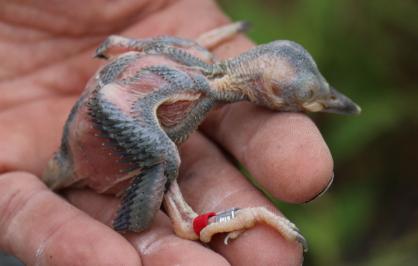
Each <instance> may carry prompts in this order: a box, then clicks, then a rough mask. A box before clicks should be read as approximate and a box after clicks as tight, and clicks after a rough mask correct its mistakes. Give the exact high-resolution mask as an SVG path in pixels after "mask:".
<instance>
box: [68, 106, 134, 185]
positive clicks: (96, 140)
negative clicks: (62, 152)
mask: <svg viewBox="0 0 418 266" xmlns="http://www.w3.org/2000/svg"><path fill="white" fill-rule="evenodd" d="M69 139H70V143H69V144H70V150H71V154H72V159H73V163H74V173H75V177H74V178H75V181H76V185H78V186H80V185H81V186H86V187H89V188H91V189H93V190H94V191H96V192H99V193H105V192H106V193H107V192H109V193H119V192H120V191H122V190H123V189H124V188H125V187H127V186H128V185H129V182H130V179H132V177H133V176H134V175H136V174H139V173H140V171H141V169H139V167H135V165H132V164H131V163H127V162H123V161H122V159H123V154H122V153H121V152H120V151H118V149H117V148H116V146H115V145H114V143H112V141H111V140H109V139H107V138H105V137H104V136H103V133H102V132H100V130H99V129H97V128H96V127H94V125H93V123H92V120H91V118H90V117H89V115H88V110H87V107H86V106H85V105H84V106H82V107H81V108H80V111H79V113H78V115H77V117H76V118H75V120H74V123H72V129H71V130H70V138H69Z"/></svg>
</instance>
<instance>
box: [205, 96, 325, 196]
mask: <svg viewBox="0 0 418 266" xmlns="http://www.w3.org/2000/svg"><path fill="white" fill-rule="evenodd" d="M202 128H203V130H204V132H205V133H206V134H207V135H208V136H210V137H211V138H212V139H213V140H215V141H216V142H217V143H219V144H220V145H221V146H223V147H224V148H225V149H226V150H228V151H229V152H231V153H232V155H233V156H234V157H235V158H237V159H238V160H239V161H240V162H241V163H242V164H243V165H244V166H245V167H246V168H247V169H248V170H249V171H250V173H252V174H253V175H254V177H255V178H256V179H257V180H258V181H259V183H260V184H261V185H262V186H263V187H264V188H266V189H267V190H268V191H269V192H270V193H272V195H273V196H275V197H278V198H280V199H283V200H286V201H290V202H305V201H309V200H310V199H312V198H315V196H316V195H318V194H319V193H321V192H322V191H323V190H324V188H326V187H327V185H328V184H329V182H330V179H331V177H332V175H333V174H332V173H333V170H332V169H333V161H332V157H331V154H330V151H329V149H328V147H327V145H326V143H325V142H324V140H323V138H322V136H321V133H320V132H319V130H318V129H317V127H316V126H315V124H314V123H313V122H312V120H310V119H309V118H308V117H307V116H305V115H303V114H298V113H272V112H271V111H268V110H264V109H262V108H259V107H255V106H252V105H251V104H247V103H241V104H234V105H228V106H225V107H223V108H221V109H220V110H218V111H215V112H213V113H212V114H211V116H210V117H209V118H208V119H207V121H206V122H205V124H204V126H203V127H202Z"/></svg>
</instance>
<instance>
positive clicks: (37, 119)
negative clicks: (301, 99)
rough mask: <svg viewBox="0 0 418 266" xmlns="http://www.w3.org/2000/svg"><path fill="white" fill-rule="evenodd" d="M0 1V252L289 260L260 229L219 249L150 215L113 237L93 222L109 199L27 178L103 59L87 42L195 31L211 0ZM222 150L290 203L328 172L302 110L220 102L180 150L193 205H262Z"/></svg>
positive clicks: (228, 47) (66, 257) (96, 261)
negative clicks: (150, 220) (141, 226)
mask: <svg viewBox="0 0 418 266" xmlns="http://www.w3.org/2000/svg"><path fill="white" fill-rule="evenodd" d="M1 5H2V11H0V19H1V20H2V21H3V22H4V23H3V24H2V26H1V28H0V59H1V60H0V61H1V62H2V64H1V66H0V93H1V98H0V147H1V148H2V149H1V150H0V171H1V173H2V175H1V176H0V217H1V218H0V249H2V250H6V251H7V252H9V253H12V254H14V255H16V256H18V257H19V258H20V259H21V260H22V261H24V262H25V263H26V264H36V265H38V264H41V265H75V264H79V265H140V264H141V263H143V264H151V265H155V264H157V265H173V264H182V265H195V264H199V265H205V264H207V265H227V264H228V263H231V264H236V265H256V264H257V265H269V264H277V263H280V264H282V265H300V263H301V258H302V250H301V248H300V247H299V245H298V244H296V243H291V242H288V241H286V240H284V239H283V238H282V237H281V236H280V235H279V234H277V233H275V232H274V231H273V230H272V229H270V228H268V227H266V226H262V225H259V226H256V227H255V228H253V229H251V230H249V231H247V232H246V233H245V234H243V235H241V236H240V237H239V238H238V239H236V240H234V241H232V242H230V244H229V245H228V246H225V245H224V244H223V242H222V238H221V237H218V238H215V239H214V240H213V241H212V242H211V243H210V245H209V247H208V248H206V247H204V246H202V245H201V244H199V243H198V242H193V241H188V240H184V239H181V238H178V237H177V236H175V235H174V233H173V231H172V229H171V225H170V222H169V219H168V217H167V216H166V215H165V214H164V213H163V212H160V213H158V215H157V217H156V219H155V222H154V224H153V226H152V228H150V229H149V230H147V231H146V232H143V233H140V234H137V233H129V234H126V235H124V236H122V235H120V234H119V233H117V232H115V231H113V230H112V229H111V228H109V227H108V226H106V225H105V224H109V223H110V220H111V217H112V215H113V214H114V212H115V211H116V208H117V207H118V200H117V199H116V198H114V197H111V196H105V195H98V194H95V193H93V192H91V191H88V190H71V191H66V192H65V195H64V196H65V197H66V199H67V200H69V201H70V202H71V203H72V204H74V205H75V206H76V207H77V208H76V207H73V206H72V205H70V204H68V203H67V201H65V200H64V199H62V198H61V197H59V196H58V195H56V194H55V193H53V192H51V191H50V190H48V189H47V188H46V187H45V186H44V185H43V184H42V183H41V182H40V181H39V180H38V178H37V176H39V175H40V174H41V172H42V169H43V168H44V167H45V165H46V162H47V160H48V159H49V157H50V156H51V154H52V152H53V151H54V150H55V149H56V148H57V147H58V144H59V140H60V136H61V133H62V126H63V124H64V122H65V119H66V117H67V115H68V113H69V110H70V108H71V106H72V105H73V104H74V102H75V101H76V99H77V98H78V95H79V94H80V92H81V90H82V89H83V88H84V85H85V83H86V81H87V80H88V78H89V77H90V76H91V75H92V74H93V73H94V71H95V70H96V69H97V68H98V66H99V65H100V64H103V62H102V61H98V60H92V59H91V55H92V54H93V50H94V48H95V47H96V46H97V45H98V43H99V42H101V41H102V40H103V39H104V38H105V37H106V36H108V35H109V34H115V33H117V34H121V35H126V36H130V37H145V36H150V35H158V34H167V35H176V36H181V37H189V38H193V37H196V36H197V35H199V34H200V33H202V32H205V31H207V30H209V29H212V28H215V27H216V26H219V25H221V24H224V23H226V18H225V17H224V15H222V13H221V12H220V11H219V10H218V9H217V7H216V6H215V5H214V4H213V3H212V1H210V0H202V1H193V0H183V1H176V2H170V3H168V1H146V0H142V1H133V0H132V1H123V2H116V3H112V4H106V3H105V2H104V1H103V2H102V1H95V2H90V1H71V3H70V2H62V3H60V4H59V5H53V4H50V5H49V6H46V5H42V4H40V5H39V6H36V5H35V4H33V5H30V4H16V3H12V2H5V3H2V4H1ZM1 29H2V30H1ZM251 45H252V44H251V43H250V42H249V41H248V40H246V39H245V38H243V37H238V38H235V39H234V40H231V41H230V42H228V43H225V44H224V45H223V46H221V47H219V48H218V49H217V50H216V51H215V53H216V54H217V55H218V56H219V57H225V56H232V55H235V54H237V53H240V52H242V51H244V50H247V49H248V48H249V47H251ZM215 143H216V144H218V145H219V146H217V145H216V144H215ZM219 147H221V148H222V150H221V149H220V148H219ZM223 150H225V151H227V152H229V153H230V154H232V155H233V156H234V157H235V158H237V159H238V160H239V161H240V162H242V163H243V164H244V165H245V166H246V167H247V168H248V169H249V171H250V172H251V173H252V174H253V175H254V176H255V177H256V178H257V179H258V181H259V182H260V184H261V185H262V186H264V187H265V188H267V190H268V191H269V192H270V193H272V195H273V196H275V197H278V198H280V199H282V200H286V201H290V202H304V201H307V200H309V199H311V198H314V197H315V195H317V194H318V193H320V192H321V191H322V190H323V189H324V188H325V187H326V186H327V184H328V183H329V180H330V177H331V176H332V159H331V156H330V153H329V150H328V148H327V146H326V144H325V143H324V141H323V139H322V137H321V135H320V133H319V131H318V129H317V128H316V127H315V125H314V124H313V123H312V121H311V120H309V118H307V117H306V116H304V115H302V114H294V113H272V112H270V111H267V110H265V109H261V108H257V107H254V106H253V105H251V104H247V103H239V104H233V105H227V106H225V107H223V108H220V109H219V110H217V111H215V112H213V113H212V114H211V116H210V117H209V118H208V119H207V121H206V122H205V123H204V124H203V125H202V127H201V131H200V132H199V133H196V134H194V135H193V136H192V137H191V138H190V139H189V141H187V142H186V143H185V144H184V145H182V147H181V155H182V167H181V172H180V180H179V182H180V186H181V189H182V192H183V194H184V196H185V197H186V200H187V202H188V203H190V205H191V206H192V207H193V208H194V209H195V210H196V211H197V212H202V211H204V210H206V211H207V210H214V211H216V210H223V209H227V208H229V207H247V206H267V207H269V208H274V207H273V206H272V204H271V203H270V202H268V201H267V200H266V199H265V198H264V196H263V195H262V194H261V193H260V192H259V191H258V190H256V189H255V188H254V187H252V186H251V185H250V184H249V183H248V182H247V181H246V180H245V178H244V177H243V176H242V174H241V173H240V172H239V171H238V170H237V169H236V168H235V167H234V166H233V164H231V162H230V161H228V159H226V157H225V155H224V154H223Z"/></svg>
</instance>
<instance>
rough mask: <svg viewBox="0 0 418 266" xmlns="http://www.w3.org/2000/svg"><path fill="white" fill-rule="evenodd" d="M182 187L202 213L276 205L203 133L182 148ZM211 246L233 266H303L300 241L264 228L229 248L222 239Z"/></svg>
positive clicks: (186, 195)
mask: <svg viewBox="0 0 418 266" xmlns="http://www.w3.org/2000/svg"><path fill="white" fill-rule="evenodd" d="M181 154H182V159H183V162H182V166H181V171H180V187H181V190H182V192H183V194H184V196H185V198H186V201H187V202H188V203H190V205H191V206H192V207H193V208H194V209H195V210H196V211H197V212H198V213H205V212H210V211H221V210H225V209H228V208H231V207H240V208H244V207H250V206H266V207H268V208H270V209H275V208H274V206H273V205H272V204H271V203H270V202H269V201H268V200H267V199H266V198H265V197H264V196H263V195H262V194H261V193H260V192H259V191H258V190H257V189H256V188H254V187H253V186H252V185H251V184H250V183H249V182H248V181H247V180H245V178H244V177H243V176H242V175H241V174H240V173H239V172H238V170H237V169H236V168H235V167H234V166H232V165H231V163H230V162H229V161H228V160H227V159H226V158H225V157H224V156H223V155H222V153H221V152H220V151H219V149H218V148H217V147H216V146H214V145H213V144H211V143H210V142H209V141H208V140H207V139H206V138H204V137H203V136H202V135H200V134H194V135H193V136H192V137H191V138H190V139H189V141H187V142H186V143H185V144H184V145H182V147H181ZM210 246H211V247H212V248H213V249H214V250H215V251H217V252H219V253H220V254H222V255H223V256H225V257H226V258H227V259H228V261H229V262H231V264H233V265H274V264H277V263H278V262H279V261H280V263H283V265H300V264H301V260H302V256H301V254H302V249H301V247H300V245H299V244H297V243H296V242H291V241H287V240H285V239H284V238H283V237H282V236H281V235H280V234H278V233H277V232H275V231H273V230H272V229H271V228H269V227H267V226H263V225H257V226H256V227H254V228H252V229H250V230H248V231H246V232H245V233H244V234H242V235H241V236H239V237H238V238H237V239H236V240H233V241H231V242H230V244H228V245H227V246H226V245H225V244H224V243H223V239H222V237H218V238H215V241H212V242H211V243H210Z"/></svg>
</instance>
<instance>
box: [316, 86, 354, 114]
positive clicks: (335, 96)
mask: <svg viewBox="0 0 418 266" xmlns="http://www.w3.org/2000/svg"><path fill="white" fill-rule="evenodd" d="M319 101H320V103H321V104H322V105H323V107H324V108H323V109H322V110H321V112H327V113H335V114H343V115H357V114H360V113H361V108H360V106H358V105H357V104H356V103H355V102H353V101H352V100H351V99H350V98H348V97H347V96H345V95H344V94H342V93H340V92H338V91H337V90H336V89H334V88H332V87H331V91H330V95H329V97H327V98H326V99H325V100H319Z"/></svg>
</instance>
